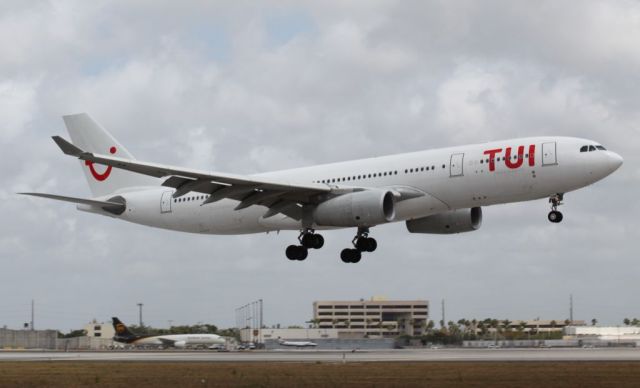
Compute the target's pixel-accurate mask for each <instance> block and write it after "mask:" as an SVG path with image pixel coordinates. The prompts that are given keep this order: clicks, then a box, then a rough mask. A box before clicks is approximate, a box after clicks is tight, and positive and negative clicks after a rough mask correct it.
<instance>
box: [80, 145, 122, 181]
mask: <svg viewBox="0 0 640 388" xmlns="http://www.w3.org/2000/svg"><path fill="white" fill-rule="evenodd" d="M116 151H117V149H116V147H111V148H109V153H111V154H115V153H116ZM84 164H85V166H89V171H91V175H93V178H94V179H95V180H97V181H99V182H102V181H104V180H106V179H107V178H109V175H111V166H108V167H107V169H106V170H104V172H103V173H102V174H100V173H99V172H97V171H96V169H95V166H94V165H93V162H90V161H88V160H86V161H85V162H84Z"/></svg>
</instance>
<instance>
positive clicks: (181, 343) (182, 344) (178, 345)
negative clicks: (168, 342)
mask: <svg viewBox="0 0 640 388" xmlns="http://www.w3.org/2000/svg"><path fill="white" fill-rule="evenodd" d="M173 346H175V347H176V348H184V347H185V346H187V341H176V342H174V343H173Z"/></svg>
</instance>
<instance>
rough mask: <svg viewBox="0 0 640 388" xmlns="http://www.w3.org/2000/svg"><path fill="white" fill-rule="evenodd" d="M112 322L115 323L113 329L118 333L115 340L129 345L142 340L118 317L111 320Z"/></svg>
mask: <svg viewBox="0 0 640 388" xmlns="http://www.w3.org/2000/svg"><path fill="white" fill-rule="evenodd" d="M111 321H112V323H113V329H114V330H115V332H116V335H115V336H114V337H113V339H114V340H116V341H118V342H127V343H129V342H132V341H135V340H136V339H138V338H140V336H137V335H135V334H133V333H132V332H131V331H129V328H128V327H127V326H126V325H125V324H124V323H122V321H120V320H119V319H118V317H113V318H111Z"/></svg>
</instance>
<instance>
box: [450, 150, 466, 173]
mask: <svg viewBox="0 0 640 388" xmlns="http://www.w3.org/2000/svg"><path fill="white" fill-rule="evenodd" d="M463 162H464V154H452V155H451V164H450V166H449V171H450V174H451V175H450V176H451V177H454V176H462V173H463V171H462V163H463Z"/></svg>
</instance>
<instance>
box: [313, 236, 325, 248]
mask: <svg viewBox="0 0 640 388" xmlns="http://www.w3.org/2000/svg"><path fill="white" fill-rule="evenodd" d="M313 239H314V245H313V248H314V249H320V248H322V247H323V246H324V237H322V235H320V234H314V235H313Z"/></svg>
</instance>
